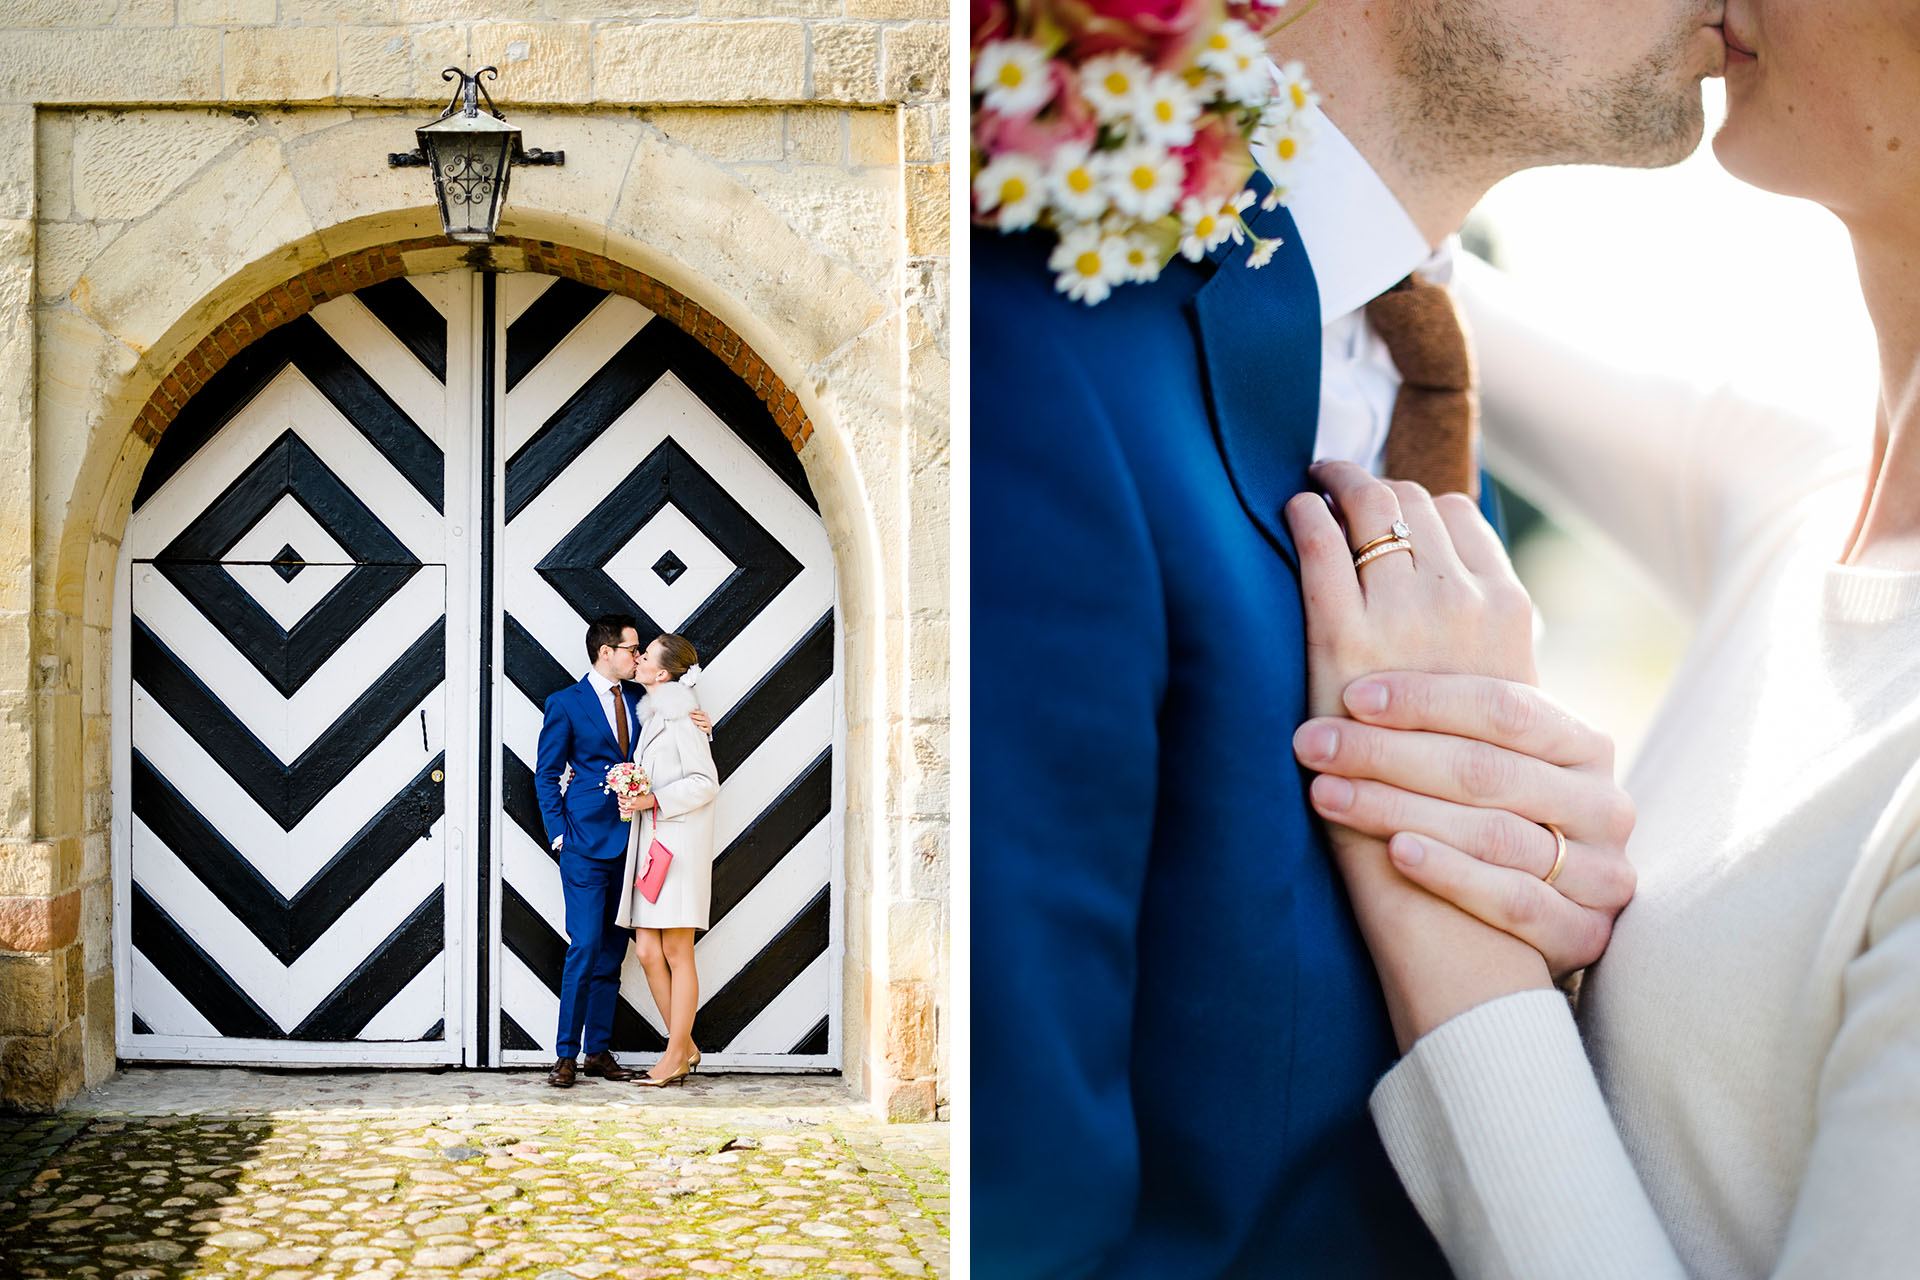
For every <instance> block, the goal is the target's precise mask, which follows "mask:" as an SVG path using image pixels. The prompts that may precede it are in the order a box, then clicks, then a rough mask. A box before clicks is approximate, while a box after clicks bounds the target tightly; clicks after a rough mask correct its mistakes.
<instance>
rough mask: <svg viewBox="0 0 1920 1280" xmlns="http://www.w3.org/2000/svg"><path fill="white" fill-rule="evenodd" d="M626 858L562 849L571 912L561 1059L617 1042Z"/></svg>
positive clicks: (562, 998)
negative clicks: (615, 1019)
mask: <svg viewBox="0 0 1920 1280" xmlns="http://www.w3.org/2000/svg"><path fill="white" fill-rule="evenodd" d="M626 865H627V864H626V859H624V858H589V857H585V856H583V855H581V854H577V853H573V852H570V851H569V850H568V849H567V848H566V847H565V846H562V847H561V850H560V888H561V892H562V893H563V894H564V895H565V898H566V907H567V959H566V963H565V964H564V965H563V966H562V968H561V970H560V1033H559V1035H558V1036H556V1037H555V1040H556V1043H555V1046H554V1052H555V1054H556V1055H557V1056H558V1057H562V1058H572V1057H574V1056H575V1055H576V1054H578V1053H579V1051H580V1049H581V1047H582V1036H581V1031H582V1027H583V1025H584V1029H585V1033H586V1034H585V1048H586V1051H587V1053H588V1054H589V1055H591V1054H596V1053H599V1052H600V1051H601V1050H602V1049H605V1048H606V1047H607V1043H608V1041H609V1040H611V1039H612V1037H613V1011H614V1008H615V1006H616V1005H617V1003H618V1002H619V999H620V962H621V961H622V960H624V959H625V958H626V954H627V939H628V937H629V936H630V935H629V933H628V931H627V930H625V929H622V928H620V927H619V926H617V925H616V924H614V922H613V921H614V915H615V913H616V912H618V911H619V909H620V887H621V886H620V881H621V879H622V876H621V871H622V870H623V869H624V868H625V867H626Z"/></svg>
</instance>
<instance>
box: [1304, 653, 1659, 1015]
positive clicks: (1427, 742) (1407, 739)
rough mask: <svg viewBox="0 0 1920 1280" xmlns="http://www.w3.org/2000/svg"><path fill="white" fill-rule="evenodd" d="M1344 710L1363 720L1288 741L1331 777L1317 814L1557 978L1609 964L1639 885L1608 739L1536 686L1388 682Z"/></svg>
mask: <svg viewBox="0 0 1920 1280" xmlns="http://www.w3.org/2000/svg"><path fill="white" fill-rule="evenodd" d="M1344 701H1345V704H1346V709H1347V711H1348V713H1349V714H1350V715H1351V716H1352V717H1353V719H1351V720H1341V719H1335V718H1332V717H1328V718H1325V719H1319V720H1310V721H1308V722H1307V723H1306V724H1304V725H1302V726H1301V727H1300V731H1299V732H1298V733H1297V734H1296V735H1295V736H1294V747H1295V755H1296V756H1298V758H1299V760H1300V763H1301V764H1303V765H1305V766H1306V767H1307V768H1309V769H1313V770H1315V771H1316V772H1318V773H1319V774H1321V775H1322V776H1320V777H1317V778H1315V779H1314V780H1313V786H1312V789H1311V792H1310V794H1311V796H1312V800H1313V807H1314V810H1315V812H1317V813H1319V814H1320V816H1321V817H1323V818H1325V819H1327V821H1329V822H1336V823H1340V824H1341V825H1343V826H1346V827H1350V828H1352V829H1353V830H1356V831H1359V832H1362V833H1364V834H1367V835H1370V836H1377V837H1379V838H1380V839H1383V840H1387V841H1388V845H1387V849H1388V852H1389V854H1390V855H1391V856H1392V859H1393V865H1394V866H1395V867H1397V868H1398V869H1399V870H1400V872H1401V874H1403V875H1405V876H1406V877H1407V878H1408V879H1409V880H1412V881H1413V882H1414V883H1415V884H1418V885H1420V886H1422V887H1424V888H1426V889H1428V890H1430V891H1432V892H1433V893H1436V894H1438V895H1439V896H1441V897H1442V898H1445V899H1446V900H1447V901H1449V902H1451V903H1453V904H1454V905H1455V906H1457V907H1460V908H1461V909H1463V910H1465V911H1468V912H1471V913H1472V914H1473V915H1475V916H1478V917H1479V918H1480V919H1481V920H1484V921H1486V922H1487V923H1488V924H1490V925H1493V926H1494V927H1495V928H1497V929H1503V930H1505V931H1506V932H1508V933H1511V934H1513V935H1514V936H1515V937H1518V938H1522V939H1524V940H1525V941H1527V942H1530V943H1532V944H1533V945H1534V947H1535V948H1537V949H1538V950H1539V951H1540V953H1541V954H1542V955H1544V956H1545V957H1546V959H1547V964H1548V966H1549V968H1551V969H1552V971H1553V974H1554V976H1555V977H1556V978H1559V977H1564V976H1566V975H1567V974H1569V973H1572V972H1573V971H1575V970H1577V969H1583V968H1585V967H1586V966H1587V965H1589V964H1591V963H1593V962H1594V961H1595V960H1597V959H1599V958H1600V954H1601V952H1603V951H1605V950H1606V947H1607V942H1608V940H1609V938H1610V937H1611V936H1612V932H1613V920H1614V917H1615V916H1617V915H1618V914H1619V913H1620V910H1621V908H1622V907H1624V906H1626V905H1627V902H1628V901H1629V900H1630V899H1631V898H1632V897H1633V888H1634V873H1633V867H1632V865H1631V864H1630V863H1629V862H1628V861H1627V854H1626V846H1627V838H1628V836H1630V835H1631V834H1632V833H1633V823H1634V810H1633V802H1632V801H1631V800H1630V799H1628V797H1627V793H1626V792H1625V791H1624V790H1622V789H1621V788H1620V786H1619V785H1618V784H1617V783H1615V782H1614V780H1613V742H1612V740H1611V739H1609V738H1608V737H1607V736H1606V735H1605V734H1603V733H1601V732H1599V731H1598V730H1597V729H1594V728H1593V727H1592V726H1591V725H1588V724H1586V723H1584V722H1583V721H1581V720H1580V719H1578V718H1577V717H1575V716H1574V715H1573V714H1572V713H1570V712H1569V711H1567V710H1566V709H1565V708H1564V707H1562V706H1560V705H1559V704H1558V703H1556V702H1554V701H1553V699H1551V698H1549V697H1548V696H1547V695H1546V694H1544V693H1542V692H1540V691H1539V690H1538V689H1535V688H1532V687H1530V686H1528V685H1524V684H1518V683H1514V682H1511V681H1505V680H1496V679H1493V678H1491V677H1486V676H1462V675H1428V674H1423V673H1419V672H1384V673H1380V674H1376V675H1370V676H1367V677H1366V678H1364V679H1362V680H1360V681H1357V682H1356V683H1354V684H1352V685H1349V686H1348V687H1347V689H1346V691H1345V694H1344ZM1547 822H1551V823H1553V824H1554V825H1555V826H1557V827H1559V828H1560V831H1561V834H1562V835H1563V836H1564V837H1565V838H1566V856H1565V858H1564V859H1559V858H1558V854H1559V843H1558V841H1556V840H1555V839H1554V837H1553V834H1552V832H1550V831H1548V830H1547V828H1546V827H1545V826H1544V825H1543V824H1544V823H1547ZM1556 860H1558V861H1559V870H1558V873H1557V874H1555V863H1556ZM1550 874H1554V875H1555V878H1554V881H1553V883H1552V884H1548V883H1547V882H1546V877H1547V876H1548V875H1550Z"/></svg>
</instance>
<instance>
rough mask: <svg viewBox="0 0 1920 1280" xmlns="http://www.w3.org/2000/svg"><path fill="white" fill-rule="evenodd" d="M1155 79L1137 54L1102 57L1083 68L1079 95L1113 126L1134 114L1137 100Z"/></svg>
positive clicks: (1114, 54)
mask: <svg viewBox="0 0 1920 1280" xmlns="http://www.w3.org/2000/svg"><path fill="white" fill-rule="evenodd" d="M1152 78H1153V69H1152V68H1151V67H1149V66H1147V64H1146V61H1145V60H1144V59H1142V58H1141V57H1140V56H1139V55H1138V54H1133V53H1108V54H1102V55H1101V56H1100V57H1098V58H1089V59H1088V60H1087V62H1086V64H1085V65H1084V66H1082V67H1081V68H1080V92H1081V93H1082V94H1084V95H1085V96H1086V99H1087V102H1088V103H1089V104H1090V105H1091V106H1092V107H1093V110H1094V113H1095V114H1096V115H1098V116H1099V117H1100V119H1101V121H1102V122H1103V123H1107V124H1111V123H1112V122H1113V121H1115V120H1123V119H1125V118H1126V117H1127V116H1128V115H1129V114H1131V113H1132V111H1133V102H1134V98H1135V97H1136V96H1137V95H1138V94H1139V92H1140V90H1141V89H1142V88H1144V87H1145V86H1146V84H1147V82H1148V81H1149V80H1151V79H1152Z"/></svg>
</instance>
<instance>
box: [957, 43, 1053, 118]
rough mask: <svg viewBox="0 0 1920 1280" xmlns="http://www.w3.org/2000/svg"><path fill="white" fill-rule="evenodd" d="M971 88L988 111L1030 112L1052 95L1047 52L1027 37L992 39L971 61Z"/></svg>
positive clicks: (1017, 114)
mask: <svg viewBox="0 0 1920 1280" xmlns="http://www.w3.org/2000/svg"><path fill="white" fill-rule="evenodd" d="M973 91H974V92H975V93H978V94H984V95H985V97H984V98H983V99H982V102H983V103H984V105H985V106H986V108H987V110H989V111H998V112H999V113H1000V114H1002V115H1008V116H1030V115H1032V114H1033V113H1034V112H1036V111H1038V110H1039V109H1040V108H1041V107H1044V106H1046V105H1047V99H1049V98H1051V97H1052V96H1053V81H1052V79H1051V78H1050V77H1049V76H1048V74H1047V53H1046V50H1044V49H1042V48H1041V47H1040V46H1039V45H1037V44H1034V43H1033V42H1031V41H1029V40H995V41H993V42H991V43H990V44H988V45H987V46H986V47H985V48H983V49H981V50H980V56H979V57H978V58H976V59H975V60H974V64H973Z"/></svg>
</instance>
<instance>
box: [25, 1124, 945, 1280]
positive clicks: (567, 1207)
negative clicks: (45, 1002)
mask: <svg viewBox="0 0 1920 1280" xmlns="http://www.w3.org/2000/svg"><path fill="white" fill-rule="evenodd" d="M538 1110H539V1109H524V1110H522V1111H515V1110H513V1109H508V1108H500V1107H474V1108H458V1109H454V1110H452V1111H442V1112H438V1113H435V1112H422V1111H420V1110H418V1109H408V1110H404V1111H399V1112H396V1113H389V1114H366V1115H355V1114H345V1115H343V1114H341V1112H340V1111H338V1110H334V1111H311V1112H300V1111H292V1112H289V1111H277V1112H275V1113H273V1114H271V1115H249V1116H227V1117H209V1116H127V1117H125V1118H114V1119H97V1120H91V1121H87V1120H66V1121H62V1120H60V1119H57V1118H56V1119H54V1120H45V1121H34V1122H26V1123H10V1124H9V1125H7V1126H6V1127H0V1276H7V1277H21V1278H22V1280H28V1278H36V1280H37V1278H40V1277H82V1276H85V1277H94V1276H98V1277H102V1278H106V1277H114V1278H116V1280H158V1278H159V1277H175V1276H209V1277H211V1276H222V1277H225V1276H232V1277H261V1278H262V1280H307V1278H308V1277H317V1276H330V1275H357V1274H368V1275H381V1274H391V1275H402V1276H406V1277H409V1278H412V1277H419V1278H420V1280H428V1278H430V1277H460V1278H462V1280H465V1278H469V1277H470V1278H473V1280H480V1278H483V1277H484V1278H487V1280H496V1278H497V1280H542V1278H545V1280H576V1278H577V1280H595V1278H596V1277H600V1276H608V1277H618V1278H620V1280H627V1278H629V1277H651V1276H684V1275H694V1276H697V1275H703V1274H704V1275H722V1274H739V1275H743V1276H758V1275H779V1276H830V1275H881V1276H892V1275H940V1274H944V1272H945V1270H946V1260H947V1239H946V1232H947V1227H946V1220H947V1213H946V1204H947V1199H946V1197H947V1190H948V1187H947V1178H946V1174H945V1171H944V1168H943V1167H942V1163H943V1160H944V1145H943V1144H942V1147H941V1150H940V1152H938V1153H935V1154H929V1153H927V1152H926V1151H924V1150H922V1149H917V1148H915V1147H913V1146H911V1145H906V1146H903V1145H901V1144H899V1143H897V1142H889V1140H888V1139H887V1137H886V1134H885V1132H884V1129H883V1127H881V1126H877V1125H876V1126H872V1127H871V1128H862V1127H859V1126H857V1125H856V1124H854V1123H851V1122H844V1117H836V1120H837V1121H843V1122H841V1123H809V1122H807V1121H805V1120H803V1119H795V1118H794V1117H792V1116H785V1115H779V1114H762V1115H758V1116H749V1117H745V1118H744V1119H743V1117H742V1116H741V1115H739V1114H736V1113H716V1114H712V1115H708V1114H703V1113H702V1112H700V1111H698V1110H696V1109H691V1108H678V1109H671V1110H670V1109H664V1108H651V1109H650V1108H643V1107H637V1106H636V1107H626V1106H621V1107H617V1108H605V1109H602V1110H600V1111H598V1112H594V1113H577V1112H576V1113H571V1114H569V1113H559V1114H555V1113H552V1111H551V1109H547V1110H548V1113H547V1114H539V1113H538ZM752 1121H757V1123H752Z"/></svg>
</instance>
